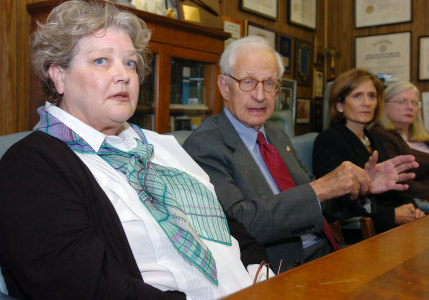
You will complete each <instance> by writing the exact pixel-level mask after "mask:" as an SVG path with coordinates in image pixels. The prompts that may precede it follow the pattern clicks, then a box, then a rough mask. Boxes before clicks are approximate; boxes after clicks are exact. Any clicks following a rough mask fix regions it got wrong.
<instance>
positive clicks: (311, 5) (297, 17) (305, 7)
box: [287, 0, 317, 30]
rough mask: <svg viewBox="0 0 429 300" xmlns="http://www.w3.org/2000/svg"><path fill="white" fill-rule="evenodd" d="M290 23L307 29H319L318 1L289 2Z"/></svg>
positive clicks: (292, 0) (293, 0)
mask: <svg viewBox="0 0 429 300" xmlns="http://www.w3.org/2000/svg"><path fill="white" fill-rule="evenodd" d="M287 13H288V22H289V23H290V24H293V25H298V26H301V27H304V28H307V29H311V30H316V28H317V0H289V5H288V11H287Z"/></svg>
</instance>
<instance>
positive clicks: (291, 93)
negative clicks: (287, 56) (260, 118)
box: [274, 78, 297, 120]
mask: <svg viewBox="0 0 429 300" xmlns="http://www.w3.org/2000/svg"><path fill="white" fill-rule="evenodd" d="M296 86H297V84H296V80H293V79H287V78H282V86H281V88H280V92H279V94H278V95H277V97H276V102H275V107H274V110H276V111H290V112H291V115H292V120H295V108H296Z"/></svg>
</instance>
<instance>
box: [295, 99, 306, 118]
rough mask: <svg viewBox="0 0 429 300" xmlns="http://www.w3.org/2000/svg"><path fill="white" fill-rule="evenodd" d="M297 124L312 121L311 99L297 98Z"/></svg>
mask: <svg viewBox="0 0 429 300" xmlns="http://www.w3.org/2000/svg"><path fill="white" fill-rule="evenodd" d="M295 120H296V121H295V123H296V124H308V123H310V99H301V98H300V99H297V100H296V119H295Z"/></svg>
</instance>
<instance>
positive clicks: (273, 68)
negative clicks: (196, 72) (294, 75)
mask: <svg viewBox="0 0 429 300" xmlns="http://www.w3.org/2000/svg"><path fill="white" fill-rule="evenodd" d="M229 75H231V76H233V77H235V78H237V79H238V80H242V79H245V78H248V77H252V78H255V79H257V80H266V79H278V75H279V68H278V63H277V59H276V56H275V55H274V53H272V52H271V51H269V50H267V49H259V48H256V49H254V48H251V49H245V50H242V51H241V52H240V53H239V54H238V57H237V59H236V61H235V64H234V65H233V66H232V71H231V74H229ZM218 86H219V89H220V92H221V94H222V97H223V98H224V104H225V107H226V108H228V109H229V110H230V111H231V113H232V114H233V115H234V116H235V117H236V118H237V119H238V120H239V121H240V122H241V123H243V124H244V125H245V126H246V127H251V128H254V129H255V130H256V131H257V130H259V128H260V127H261V125H262V124H263V123H264V122H265V121H266V120H268V119H269V118H270V117H271V114H272V113H273V110H274V104H275V98H276V95H277V92H274V91H273V92H267V91H265V90H264V88H263V86H262V82H260V83H259V84H258V85H257V86H256V88H255V89H254V90H253V91H250V92H245V91H242V90H241V89H240V88H239V83H238V82H237V81H235V80H233V79H232V78H229V77H228V76H226V75H220V76H219V78H218Z"/></svg>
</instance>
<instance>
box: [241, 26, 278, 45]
mask: <svg viewBox="0 0 429 300" xmlns="http://www.w3.org/2000/svg"><path fill="white" fill-rule="evenodd" d="M244 28H245V30H246V34H245V35H246V36H249V35H258V36H260V37H263V38H265V39H267V40H268V42H269V43H270V45H271V47H273V49H276V32H275V31H274V30H272V29H271V28H268V27H264V26H262V25H259V24H256V23H252V22H250V21H248V20H247V19H246V20H244Z"/></svg>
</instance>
